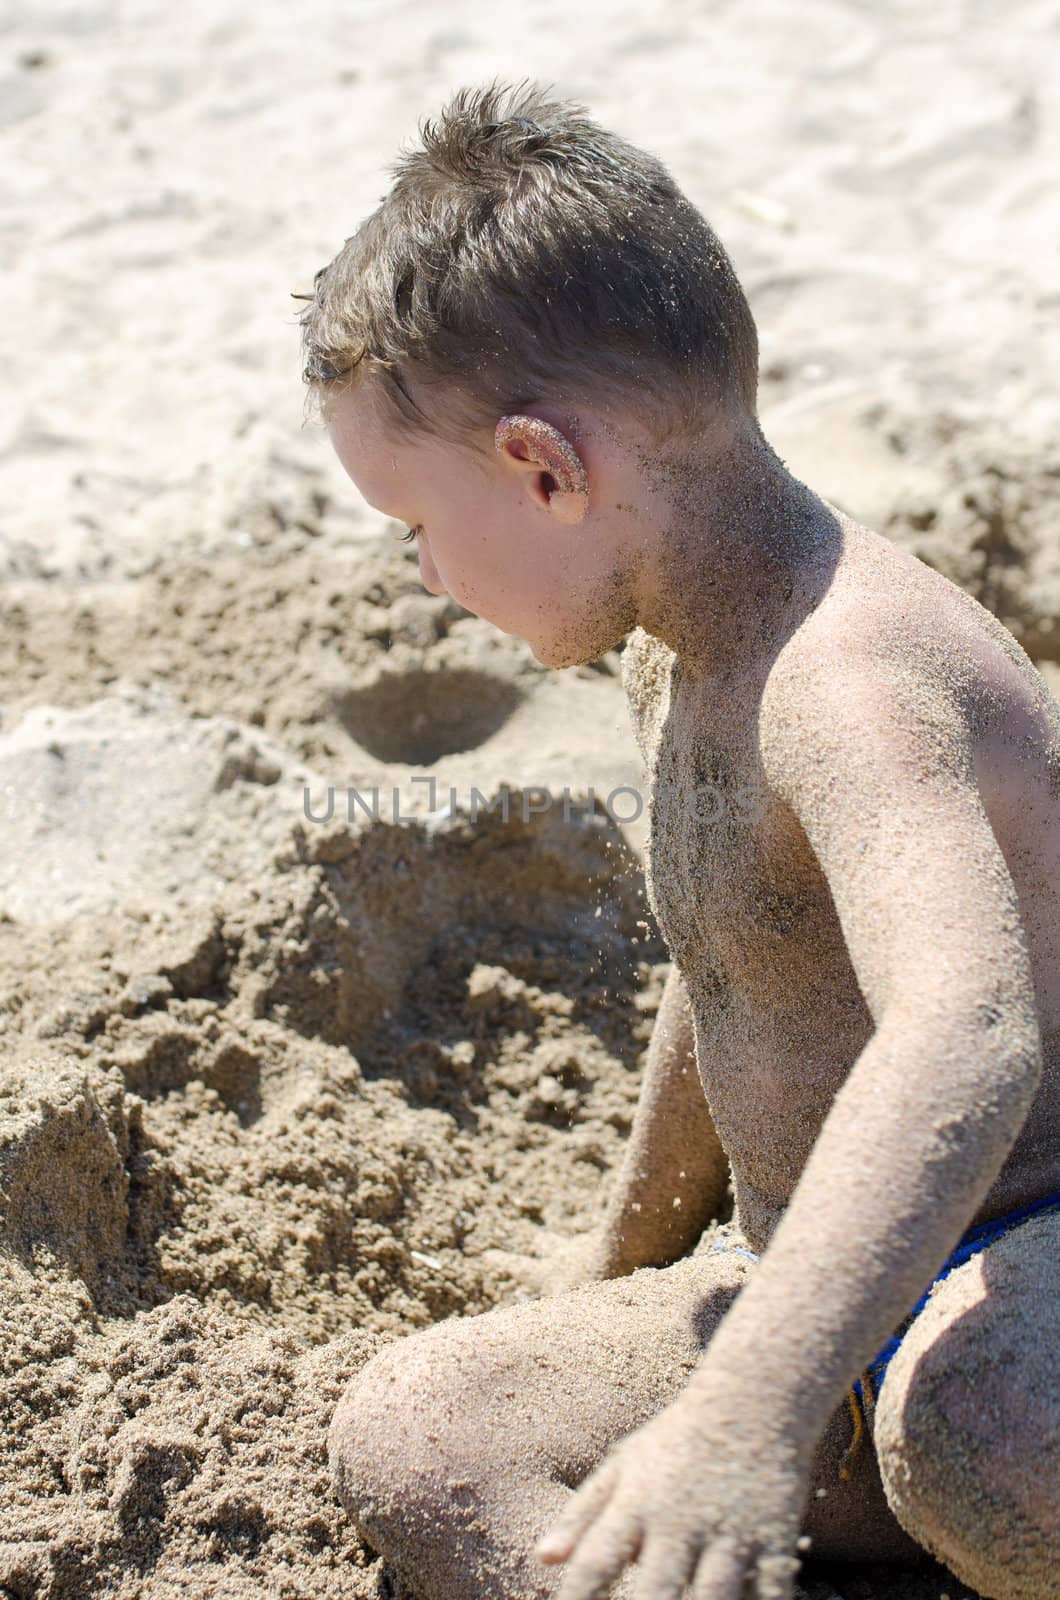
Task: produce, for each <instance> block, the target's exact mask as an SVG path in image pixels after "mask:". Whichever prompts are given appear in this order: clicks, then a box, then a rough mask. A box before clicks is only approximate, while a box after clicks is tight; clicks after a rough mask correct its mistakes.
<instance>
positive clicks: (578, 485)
mask: <svg viewBox="0 0 1060 1600" xmlns="http://www.w3.org/2000/svg"><path fill="white" fill-rule="evenodd" d="M493 442H494V444H495V445H496V447H497V451H498V453H499V454H500V456H501V457H502V459H503V460H504V463H505V465H506V466H508V467H510V468H511V469H512V470H513V471H515V472H519V473H522V474H523V475H524V476H525V477H526V480H527V484H526V487H527V489H528V490H529V493H530V495H531V498H532V499H534V500H536V501H537V503H538V505H539V506H540V507H541V509H542V510H543V511H547V512H549V514H550V515H551V516H553V517H556V518H557V519H558V521H560V522H565V523H568V524H570V525H573V524H575V523H578V522H582V521H583V520H584V518H585V515H586V513H587V511H588V510H589V475H588V473H587V472H586V470H585V467H584V465H583V463H582V459H581V456H580V455H579V454H578V452H577V450H575V448H574V446H573V445H572V444H571V442H570V440H569V439H567V438H566V437H565V436H564V435H563V434H562V433H560V431H559V429H558V428H554V427H553V426H552V424H551V423H550V422H544V421H542V419H541V418H540V417H524V416H511V417H502V418H501V420H500V421H499V422H498V424H497V427H496V430H495V431H494V435H493Z"/></svg>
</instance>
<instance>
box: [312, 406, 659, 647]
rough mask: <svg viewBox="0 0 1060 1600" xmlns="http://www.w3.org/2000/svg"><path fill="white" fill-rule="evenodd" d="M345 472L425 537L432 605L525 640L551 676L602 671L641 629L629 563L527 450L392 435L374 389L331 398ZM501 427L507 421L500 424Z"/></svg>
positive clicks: (423, 559)
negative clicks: (626, 593) (488, 449)
mask: <svg viewBox="0 0 1060 1600" xmlns="http://www.w3.org/2000/svg"><path fill="white" fill-rule="evenodd" d="M326 420H327V426H328V432H329V435H330V437H331V442H332V444H333V446H334V448H335V452H336V454H337V455H338V458H339V460H340V462H341V463H342V465H343V467H344V468H345V470H346V472H347V474H348V475H349V477H350V478H351V479H352V481H353V482H354V484H355V485H356V486H357V488H358V489H359V490H360V492H361V494H362V495H363V496H364V498H365V500H367V502H368V504H369V505H371V506H374V507H375V508H376V510H378V511H381V512H383V513H384V514H385V515H386V516H389V517H393V518H394V519H395V520H396V521H398V522H403V523H405V524H406V525H407V526H408V527H410V528H416V529H417V530H418V532H417V546H418V550H419V560H420V576H421V578H422V579H423V583H424V585H425V586H426V588H427V589H429V590H430V591H431V593H432V594H450V595H452V597H453V599H454V600H456V601H457V602H458V604H460V605H462V606H464V607H465V608H466V609H467V610H468V611H473V612H475V613H476V615H478V616H480V617H483V618H484V619H485V620H486V621H487V622H492V623H493V624H494V625H495V626H496V627H498V628H500V629H501V630H502V631H503V632H505V633H510V634H515V635H517V636H518V637H519V638H522V639H525V640H526V641H527V643H528V644H529V645H530V647H531V649H532V650H533V652H534V654H535V656H536V657H537V659H538V660H539V661H540V662H542V663H543V664H544V665H546V666H557V667H558V666H573V665H575V664H576V663H579V662H585V661H591V660H594V659H595V658H596V657H597V656H598V655H601V654H602V653H603V651H605V650H607V649H610V648H611V647H612V646H613V645H614V644H616V643H617V642H618V640H619V639H621V638H622V637H623V636H624V635H625V634H626V633H627V632H628V631H629V629H630V628H631V627H632V626H633V620H632V612H631V608H630V606H629V604H628V602H626V601H625V600H624V598H623V593H622V591H623V587H624V586H623V584H622V582H621V577H620V570H619V569H620V565H621V563H620V562H619V561H618V559H617V554H616V551H615V548H614V545H613V541H612V539H611V537H610V533H611V532H612V531H613V530H608V528H607V527H606V522H605V519H602V518H601V517H599V516H594V515H591V514H589V513H588V501H587V498H586V497H584V496H582V497H577V496H572V495H570V494H562V493H557V492H556V484H555V481H554V479H553V478H552V477H551V476H550V475H549V473H548V472H547V470H545V469H543V468H542V467H541V465H540V464H538V463H535V462H534V461H532V460H529V459H520V446H519V443H518V442H516V445H515V447H514V450H505V451H504V452H497V453H494V454H491V455H489V456H482V455H477V454H475V453H474V452H472V451H471V450H468V449H464V448H461V447H459V446H457V445H453V444H450V443H448V442H447V441H445V440H440V439H437V438H434V437H432V436H428V435H423V436H417V437H415V438H411V439H410V438H405V437H401V436H398V435H396V434H395V433H394V432H393V431H392V430H389V431H388V429H387V427H386V422H385V418H384V413H383V412H382V410H381V408H380V406H379V403H378V400H377V397H376V394H375V391H374V390H373V387H372V380H371V379H370V378H369V379H366V380H364V381H363V382H361V383H359V384H357V385H355V386H352V387H351V388H349V389H346V390H343V391H341V392H339V393H338V394H336V395H334V396H333V397H330V398H329V399H328V402H327V405H326ZM498 420H499V418H498Z"/></svg>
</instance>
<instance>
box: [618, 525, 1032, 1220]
mask: <svg viewBox="0 0 1060 1600" xmlns="http://www.w3.org/2000/svg"><path fill="white" fill-rule="evenodd" d="M867 630H871V638H872V650H873V653H874V655H875V656H876V657H877V658H878V660H879V662H880V670H881V673H882V674H886V673H887V672H888V671H890V670H891V669H892V668H893V669H894V670H895V671H900V672H901V673H902V674H903V675H904V677H905V679H906V681H908V680H909V677H910V674H912V675H913V676H914V677H915V678H916V679H917V680H918V682H919V683H920V684H922V685H923V686H924V688H925V691H926V692H927V693H929V694H932V695H939V696H941V697H943V698H945V699H946V701H947V705H948V709H949V710H951V711H952V710H953V709H957V710H958V711H959V715H960V719H961V727H962V729H964V728H966V729H967V750H968V752H969V753H970V755H971V757H972V759H973V761H974V768H975V772H976V776H977V780H978V784H979V790H980V796H981V799H982V803H983V806H984V809H985V811H986V813H987V816H988V817H989V819H990V823H991V825H992V828H993V830H994V833H995V836H996V838H997V842H998V845H999V847H1000V849H1001V851H1002V854H1003V855H1004V858H1005V861H1006V863H1007V865H1008V868H1009V871H1010V873H1011V875H1012V879H1013V883H1014V885H1015V888H1016V892H1017V894H1018V897H1019V902H1020V908H1021V912H1022V916H1023V922H1024V927H1025V930H1026V934H1027V939H1028V943H1029V946H1030V951H1031V959H1032V965H1033V971H1034V980H1035V991H1036V996H1037V1003H1038V1012H1039V1019H1040V1023H1041V1030H1042V1039H1043V1053H1044V1064H1045V1070H1044V1076H1043V1080H1042V1085H1041V1088H1040V1090H1039V1093H1038V1095H1037V1098H1036V1100H1035V1103H1034V1106H1033V1108H1032V1110H1031V1113H1030V1115H1029V1116H1028V1118H1027V1121H1026V1123H1025V1125H1024V1128H1023V1130H1022V1132H1021V1134H1020V1136H1019V1139H1018V1140H1017V1143H1016V1145H1015V1146H1014V1148H1013V1150H1012V1151H1011V1153H1010V1155H1009V1157H1008V1159H1007V1161H1006V1163H1005V1165H1004V1167H1003V1169H1002V1171H1001V1173H1000V1175H999V1177H998V1179H997V1181H996V1183H995V1184H994V1186H993V1188H992V1189H991V1191H990V1193H989V1195H988V1197H987V1200H986V1201H985V1203H984V1205H983V1206H982V1207H981V1209H980V1212H979V1214H978V1216H977V1218H976V1220H977V1221H982V1220H986V1219H988V1218H991V1217H994V1216H998V1215H1000V1214H1001V1213H1003V1212H1005V1211H1007V1210H1009V1209H1011V1208H1013V1207H1015V1206H1019V1205H1022V1204H1025V1203H1027V1202H1029V1201H1031V1200H1034V1199H1037V1198H1039V1197H1040V1196H1043V1195H1045V1194H1049V1193H1052V1192H1055V1191H1056V1190H1058V1189H1060V709H1058V707H1057V705H1056V703H1055V702H1054V701H1053V700H1052V698H1051V697H1050V696H1049V694H1048V692H1047V691H1046V689H1045V685H1044V683H1043V681H1042V679H1041V677H1040V675H1039V674H1038V673H1037V672H1036V671H1035V670H1034V668H1033V667H1032V665H1031V664H1030V663H1029V661H1028V660H1027V658H1026V656H1025V655H1024V654H1023V652H1022V651H1021V650H1020V649H1019V647H1018V645H1016V643H1015V641H1014V640H1013V639H1012V637H1011V635H1010V634H1009V633H1008V632H1007V631H1006V630H1005V629H1004V628H1003V627H1002V626H1001V625H1000V624H999V623H998V622H997V621H996V619H994V618H993V617H991V616H990V614H989V613H988V612H986V611H985V610H983V608H982V607H980V606H979V605H978V604H977V603H976V602H975V601H973V600H971V599H970V598H969V597H968V596H967V595H965V594H964V593H963V592H962V591H960V590H959V589H957V588H956V587H955V586H954V585H952V584H950V583H949V582H948V581H947V580H946V579H944V578H942V577H941V576H940V575H939V574H937V573H935V572H933V571H932V570H931V569H930V568H928V567H926V566H925V565H923V563H921V562H919V561H917V560H916V559H915V558H914V557H913V556H911V555H909V554H908V553H906V552H904V551H902V550H900V549H898V548H897V547H896V546H894V545H892V544H891V543H890V542H889V541H888V540H886V539H883V538H880V537H879V536H878V535H876V534H873V533H870V532H869V531H868V530H866V529H863V528H860V527H858V526H857V525H856V524H853V523H851V522H849V521H847V520H846V519H843V547H842V554H841V557H840V560H839V562H838V565H837V566H836V569H835V573H834V576H833V579H832V582H831V584H830V587H829V589H828V591H827V593H826V595H825V597H824V599H823V600H822V601H821V603H820V604H819V605H818V607H817V609H816V610H815V611H813V612H811V613H810V614H809V616H807V617H806V619H805V621H804V622H803V623H802V625H801V627H800V628H799V629H798V630H797V633H796V634H794V635H793V636H792V638H791V639H790V641H788V643H787V644H786V645H785V647H784V649H785V652H790V651H792V650H803V649H805V648H806V646H807V645H808V646H809V647H810V649H811V650H819V649H820V648H821V646H822V645H827V649H828V650H830V651H842V650H843V648H844V643H845V642H846V644H847V645H848V646H849V644H850V642H851V641H858V642H863V641H864V639H865V637H866V632H867ZM773 667H774V663H773V662H772V661H764V660H753V661H751V662H750V663H748V664H746V665H745V666H744V667H742V668H741V669H740V671H739V673H736V674H730V675H727V676H725V677H724V678H721V677H719V678H712V677H709V676H707V675H705V674H694V673H691V672H690V671H688V670H687V669H686V670H683V669H682V665H681V664H680V663H679V662H678V660H677V658H676V657H675V656H674V654H673V653H672V652H671V651H670V650H668V649H667V648H666V646H664V645H663V644H661V643H660V642H659V641H658V640H656V639H653V638H651V637H650V636H649V635H647V634H645V633H643V632H642V631H641V630H637V632H636V633H634V634H633V635H632V637H631V639H630V641H629V644H628V645H627V648H626V652H625V660H624V668H623V675H624V679H625V682H626V688H627V693H628V695H629V699H630V706H631V711H632V714H633V720H634V726H635V729H636V732H637V736H638V740H639V742H640V745H641V750H642V753H643V754H644V757H645V761H646V763H647V767H648V772H649V777H650V781H651V788H652V824H651V839H650V849H649V887H650V893H651V899H652V905H653V908H654V910H655V913H656V916H657V918H658V921H659V925H660V927H661V929H662V932H663V934H664V936H665V938H666V940H667V942H668V944H669V946H670V950H671V953H672V955H673V957H674V960H675V961H676V963H677V965H678V967H679V968H680V970H681V973H682V975H683V977H684V979H685V982H686V984H687V987H688V991H689V995H690V997H691V1001H692V1008H693V1014H694V1018H695V1025H696V1045H697V1055H698V1060H699V1067H700V1073H701V1075H702V1078H703V1085H704V1089H705V1092H706V1095H707V1099H708V1102H709V1104H710V1108H711V1112H712V1115H713V1117H714V1121H715V1124H716V1126H717V1129H718V1133H719V1135H720V1137H721V1140H722V1143H723V1144H724V1146H725V1149H726V1152H727V1154H728V1156H729V1160H730V1162H731V1165H732V1171H733V1177H734V1182H735V1187H736V1195H737V1204H738V1208H739V1216H740V1221H741V1224H742V1226H743V1228H744V1230H745V1232H746V1233H747V1235H748V1237H749V1239H750V1240H751V1241H752V1242H753V1243H755V1244H756V1245H757V1246H758V1247H759V1248H761V1247H763V1246H764V1245H765V1243H766V1241H767V1240H768V1238H769V1236H770V1234H771V1232H772V1230H773V1227H774V1226H775V1224H776V1222H777V1220H778V1219H779V1217H780V1215H781V1214H782V1212H783V1209H784V1207H785V1205H786V1204H787V1201H788V1199H789V1198H790V1196H791V1193H792V1190H793V1188H794V1186H795V1184H796V1183H797V1181H798V1178H799V1176H800V1173H801V1172H802V1168H803V1166H804V1164H805V1162H806V1159H807V1157H808V1155H809V1152H810V1150H811V1148H812V1146H813V1144H814V1142H815V1140H816V1138H817V1135H818V1132H819V1131H820V1128H821V1124H822V1122H823V1121H824V1118H825V1117H826V1116H827V1114H828V1111H829V1108H830V1106H831V1103H832V1100H833V1097H834V1096H835V1094H836V1092H837V1090H838V1089H839V1087H840V1086H841V1084H842V1083H843V1081H844V1079H845V1077H846V1076H847V1074H848V1072H849V1071H850V1069H851V1067H852V1066H853V1064H854V1062H855V1061H856V1059H857V1057H858V1055H859V1053H860V1051H861V1050H862V1048H863V1046H864V1045H865V1043H866V1042H867V1040H868V1039H869V1037H870V1036H871V1034H872V1032H873V1021H872V1017H871V1015H870V1013H869V1010H868V1007H867V1006H866V1003H865V1000H864V997H863V995H862V993H861V990H860V989H859V986H858V983H857V980H856V977H855V974H854V971H853V968H852V966H851V962H850V959H849V956H848V954H847V949H846V945H845V943H844V939H843V935H842V931H841V928H840V925H839V921H838V918H837V915H836V911H835V908H834V905H833V902H832V898H831V895H830V892H829V889H828V885H827V883H826V881H825V879H824V876H823V874H822V872H821V870H820V867H819V865H818V863H817V860H816V857H815V856H814V854H813V851H812V850H811V848H810V845H809V843H808V841H807V839H806V836H805V834H804V832H803V830H802V828H801V826H800V824H799V822H798V820H797V818H796V817H795V816H794V814H793V813H792V811H791V810H790V808H789V807H788V806H787V805H786V804H785V802H784V801H783V800H781V799H780V797H779V796H778V795H777V794H776V793H775V792H774V791H772V790H771V789H770V788H769V786H768V784H767V782H766V780H765V777H764V775H763V767H762V761H761V758H760V754H759V750H758V707H759V704H760V701H761V697H762V692H763V689H764V686H765V684H766V682H767V679H768V677H769V673H770V671H771V670H773Z"/></svg>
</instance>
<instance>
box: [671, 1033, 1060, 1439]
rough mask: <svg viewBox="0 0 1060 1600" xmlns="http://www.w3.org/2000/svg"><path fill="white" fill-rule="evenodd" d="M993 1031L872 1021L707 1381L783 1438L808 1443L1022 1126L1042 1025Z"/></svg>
mask: <svg viewBox="0 0 1060 1600" xmlns="http://www.w3.org/2000/svg"><path fill="white" fill-rule="evenodd" d="M992 1031H993V1032H995V1033H997V1034H1000V1035H1002V1036H1003V1038H1001V1039H998V1040H997V1042H994V1040H993V1039H992V1037H991V1032H989V1031H988V1030H987V1029H985V1028H984V1026H983V1024H982V1023H981V1022H977V1021H976V1020H971V1021H969V1022H968V1023H967V1024H966V1025H949V1026H946V1025H940V1024H937V1023H936V1024H932V1023H930V1022H928V1021H927V1020H924V1021H917V1022H910V1021H908V1020H907V1021H906V1022H905V1023H904V1024H902V1023H897V1022H896V1023H894V1024H892V1025H891V1026H889V1027H888V1026H885V1025H881V1027H880V1029H879V1031H878V1032H877V1033H876V1035H875V1036H874V1037H873V1039H872V1040H870V1042H869V1044H868V1045H867V1047H866V1048H865V1050H864V1051H863V1052H862V1055H861V1057H860V1058H859V1060H858V1062H857V1063H856V1065H855V1067H854V1069H853V1071H852V1073H851V1075H850V1077H849V1079H848V1081H847V1083H846V1084H845V1085H844V1087H843V1089H842V1090H841V1092H840V1094H839V1095H838V1096H837V1097H836V1101H835V1104H834V1106H833V1109H832V1111H831V1113H830V1114H829V1116H828V1119H827V1120H826V1122H825V1124H824V1127H823V1129H822V1131H821V1133H820V1135H819V1137H818V1141H817V1144H816V1145H815V1147H814V1150H813V1153H812V1155H811V1158H810V1160H809V1162H808V1163H807V1165H806V1168H805V1171H804V1173H803V1176H802V1178H801V1179H800V1181H799V1184H798V1187H797V1188H796V1190H795V1193H794V1195H793V1196H792V1200H791V1203H790V1205H789V1207H788V1210H787V1212H786V1213H785V1216H784V1218H783V1219H782V1221H781V1223H780V1224H779V1226H778V1228H777V1231H776V1233H775V1235H774V1237H773V1239H772V1240H771V1242H770V1244H769V1248H768V1249H767V1251H766V1252H765V1254H764V1256H763V1258H762V1261H761V1264H760V1265H759V1267H758V1269H757V1270H756V1272H755V1273H754V1274H752V1277H751V1279H750V1280H749V1282H748V1283H747V1285H746V1287H745V1288H744V1290H743V1293H742V1294H741V1295H740V1297H739V1299H738V1300H737V1301H736V1302H735V1304H734V1306H733V1307H732V1309H731V1310H730V1312H729V1313H728V1315H727V1316H726V1318H725V1320H724V1322H723V1323H722V1325H721V1327H720V1328H719V1330H718V1332H717V1334H716V1335H715V1336H714V1339H713V1340H712V1341H711V1345H710V1348H709V1351H708V1353H707V1356H706V1358H705V1360H704V1363H703V1366H702V1368H701V1369H700V1371H701V1373H702V1374H703V1380H704V1386H708V1385H709V1377H708V1374H709V1373H714V1374H716V1375H718V1374H721V1373H722V1372H724V1374H725V1375H726V1378H727V1381H728V1382H730V1383H731V1384H735V1385H737V1386H738V1387H740V1388H742V1389H743V1390H744V1391H745V1392H747V1393H748V1394H749V1395H754V1394H758V1395H763V1394H767V1393H768V1395H769V1405H770V1408H771V1410H773V1412H774V1413H775V1414H776V1417H777V1420H778V1422H781V1423H782V1425H783V1426H784V1427H785V1429H786V1430H787V1432H788V1434H789V1436H790V1437H795V1438H799V1439H801V1440H803V1441H804V1442H805V1441H812V1440H815V1439H816V1437H817V1436H818V1434H819V1433H820V1430H821V1428H822V1427H823V1426H824V1424H825V1422H826V1420H827V1418H828V1416H829V1414H830V1412H831V1410H832V1409H833V1408H834V1406H835V1405H837V1404H838V1403H839V1402H840V1400H841V1399H842V1395H843V1393H844V1392H845V1390H846V1389H847V1388H848V1387H849V1385H850V1383H851V1382H852V1381H853V1379H854V1378H855V1377H856V1376H857V1375H858V1374H859V1373H860V1372H861V1371H863V1370H864V1368H865V1367H866V1366H867V1365H868V1363H869V1362H870V1361H871V1360H872V1358H873V1356H874V1355H875V1354H876V1352H877V1351H878V1350H879V1348H880V1347H881V1346H882V1345H883V1343H884V1342H885V1340H886V1339H887V1338H888V1336H889V1335H890V1334H891V1333H892V1332H893V1330H894V1328H895V1327H896V1326H897V1325H898V1324H899V1323H900V1322H901V1321H902V1320H903V1318H904V1317H905V1316H906V1315H907V1314H908V1312H909V1310H910V1309H911V1307H912V1306H913V1305H914V1304H915V1303H916V1301H917V1299H918V1298H919V1297H920V1295H921V1294H922V1293H923V1291H924V1289H925V1288H926V1287H927V1285H928V1283H929V1282H930V1281H931V1279H932V1278H933V1277H934V1275H935V1274H936V1273H937V1272H938V1270H939V1268H940V1267H941V1266H942V1264H943V1262H944V1260H945V1259H946V1257H947V1255H948V1254H949V1253H950V1251H951V1250H952V1248H953V1246H954V1245H955V1244H956V1242H957V1240H958V1238H959V1237H960V1235H961V1234H962V1233H963V1232H964V1231H965V1229H966V1228H967V1227H968V1225H969V1223H970V1222H971V1220H972V1218H973V1216H974V1215H975V1212H976V1211H977V1209H978V1208H979V1206H980V1205H981V1204H982V1201H983V1199H984V1198H985V1196H986V1194H987V1193H988V1191H989V1189H990V1187H991V1185H992V1184H993V1182H994V1180H995V1178H996V1176H997V1174H998V1172H999V1171H1000V1169H1001V1166H1002V1164H1003V1162H1004V1160H1005V1157H1006V1156H1007V1154H1008V1152H1009V1150H1010V1149H1011V1147H1012V1145H1013V1144H1014V1142H1015V1140H1016V1138H1017V1136H1018V1134H1019V1131H1020V1128H1021V1127H1022V1125H1023V1121H1024V1119H1025V1117H1026V1114H1027V1111H1028V1109H1029V1107H1030V1103H1031V1101H1032V1099H1033V1096H1034V1092H1035V1089H1036V1087H1037V1083H1038V1081H1039V1079H1040V1071H1041V1059H1040V1043H1039V1036H1038V1030H1037V1025H1036V1023H1035V1022H1034V1020H1033V1019H1031V1018H1027V1017H1021V1018H1020V1019H1018V1020H1017V1021H1016V1022H1015V1023H1013V1024H1012V1025H1011V1026H1008V1027H1002V1028H998V1029H996V1030H992ZM697 1376H698V1374H697ZM697 1376H694V1377H693V1379H692V1381H691V1383H690V1385H689V1391H688V1393H689V1400H690V1403H694V1396H695V1390H696V1381H697Z"/></svg>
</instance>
